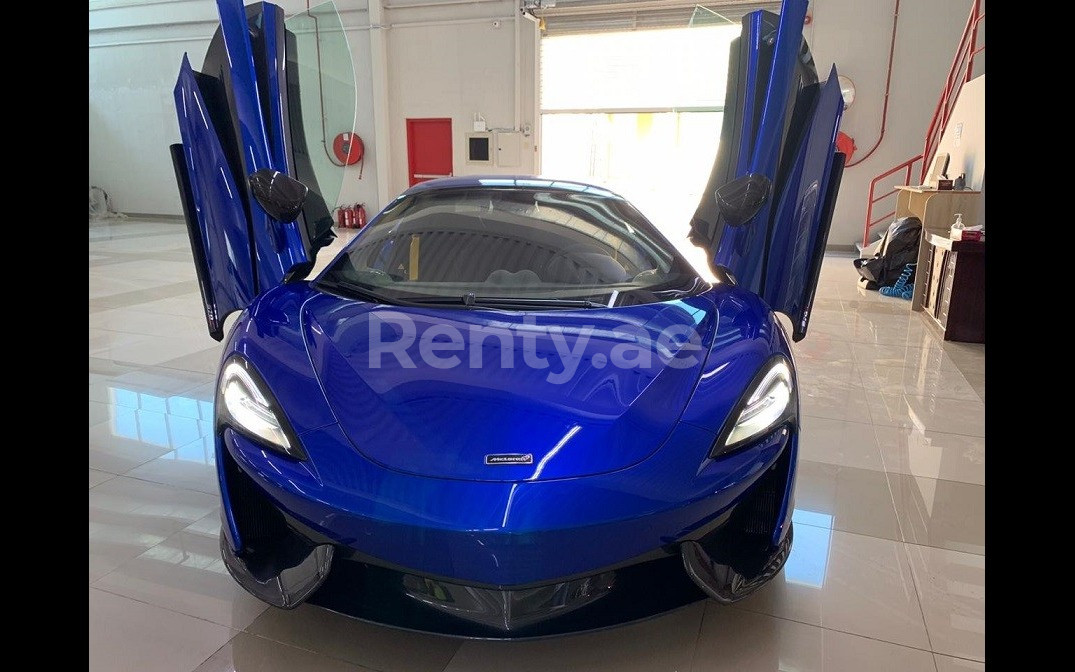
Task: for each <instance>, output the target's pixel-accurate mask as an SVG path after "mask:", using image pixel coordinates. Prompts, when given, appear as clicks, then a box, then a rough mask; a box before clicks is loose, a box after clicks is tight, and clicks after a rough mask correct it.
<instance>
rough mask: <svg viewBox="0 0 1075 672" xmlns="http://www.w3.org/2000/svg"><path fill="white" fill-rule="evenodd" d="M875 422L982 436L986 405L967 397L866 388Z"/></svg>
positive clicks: (983, 434)
mask: <svg viewBox="0 0 1075 672" xmlns="http://www.w3.org/2000/svg"><path fill="white" fill-rule="evenodd" d="M866 399H867V401H868V402H869V404H870V417H871V418H873V422H874V424H876V425H881V426H883V427H904V428H908V429H917V430H921V431H934V432H944V433H947V434H963V435H966V436H985V404H984V403H982V402H981V401H973V400H970V399H936V398H929V397H917V396H912V395H909V394H882V393H880V392H874V391H871V390H866Z"/></svg>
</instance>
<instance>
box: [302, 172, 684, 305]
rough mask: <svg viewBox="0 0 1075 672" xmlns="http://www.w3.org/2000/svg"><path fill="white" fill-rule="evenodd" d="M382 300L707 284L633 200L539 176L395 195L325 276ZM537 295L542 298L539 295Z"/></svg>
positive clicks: (653, 296)
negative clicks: (537, 184)
mask: <svg viewBox="0 0 1075 672" xmlns="http://www.w3.org/2000/svg"><path fill="white" fill-rule="evenodd" d="M322 279H323V281H324V282H325V283H326V284H333V285H336V286H337V288H339V289H343V290H346V289H347V288H352V289H355V290H360V291H362V292H365V293H367V294H370V295H373V298H379V299H381V300H384V301H386V302H397V301H398V302H407V301H416V302H423V301H425V302H436V303H443V304H448V305H450V304H452V303H459V304H462V303H465V302H467V300H468V299H467V298H466V297H467V296H468V295H470V299H469V300H470V301H475V300H476V302H477V303H478V304H480V303H481V302H482V299H484V298H492V299H504V300H506V299H512V298H514V299H522V300H523V301H520V303H519V305H516V306H512V305H510V304H509V303H507V302H505V303H503V304H501V307H505V308H509V309H510V308H512V307H519V308H521V307H525V305H523V304H524V303H525V301H531V302H534V305H535V307H543V308H544V307H548V308H555V307H557V306H556V302H557V301H576V302H578V301H583V302H591V303H592V304H594V305H598V304H599V305H602V306H622V305H631V304H638V303H650V302H654V301H663V300H668V299H672V298H679V297H682V296H684V295H687V294H691V293H694V292H696V291H699V290H700V289H702V288H704V287H705V283H704V282H703V281H702V280H701V279H700V278H699V277H698V275H697V274H696V273H695V272H694V270H693V269H692V268H691V267H690V265H689V264H688V263H687V262H686V261H685V260H684V259H683V258H682V257H681V256H680V255H679V254H678V253H677V252H676V250H675V248H674V247H673V246H672V245H671V243H669V242H668V241H667V240H666V239H665V238H664V237H663V236H661V234H660V233H658V232H657V230H656V229H655V228H654V227H653V225H652V224H650V223H649V222H648V221H647V220H646V219H645V217H643V216H642V215H641V214H640V213H639V212H638V211H637V210H635V208H634V207H632V206H631V205H630V204H629V203H627V202H626V201H624V200H623V199H621V198H618V197H616V196H613V195H609V194H607V192H596V191H595V192H594V193H590V192H585V191H567V190H560V189H541V188H533V189H530V188H465V189H444V190H436V191H426V192H420V193H418V194H414V195H411V196H406V197H402V198H400V199H398V200H397V201H396V202H394V203H393V204H392V205H390V206H389V208H388V209H387V210H386V212H385V213H384V215H383V216H382V217H381V218H380V219H378V220H377V221H376V222H375V223H373V224H371V225H370V227H369V228H367V229H366V230H365V231H363V232H362V234H361V235H359V236H358V237H357V238H356V239H355V241H354V242H353V243H352V244H351V245H350V246H349V248H348V249H347V251H346V252H345V253H344V255H343V256H341V257H340V258H339V259H338V260H337V261H336V262H334V263H333V265H332V266H331V267H330V268H329V269H328V270H327V271H326V273H325V274H324V275H323V276H322ZM536 304H542V305H536Z"/></svg>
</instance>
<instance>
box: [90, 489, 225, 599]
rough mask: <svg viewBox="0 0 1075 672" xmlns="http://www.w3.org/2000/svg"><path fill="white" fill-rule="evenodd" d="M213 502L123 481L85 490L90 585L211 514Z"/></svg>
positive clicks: (187, 492)
mask: <svg viewBox="0 0 1075 672" xmlns="http://www.w3.org/2000/svg"><path fill="white" fill-rule="evenodd" d="M217 505H218V498H217V497H214V496H211V495H206V494H204V493H200V492H192V491H190V490H179V489H177V488H170V487H168V486H165V485H159V484H156V483H145V482H143V481H137V480H134V479H131V478H125V477H123V476H117V477H115V478H112V479H110V480H107V481H105V482H103V483H101V484H99V485H97V486H95V487H93V488H90V490H89V546H90V548H89V553H90V581H91V582H92V581H95V580H97V579H99V578H101V577H102V576H104V575H105V574H107V573H108V572H111V571H112V570H114V569H116V568H117V567H119V566H120V565H122V564H123V563H124V562H125V561H127V560H130V559H131V558H134V557H137V556H138V555H141V554H142V553H143V552H145V551H147V550H149V549H150V548H152V547H153V546H156V545H157V544H159V543H161V542H162V541H164V540H165V539H167V538H168V537H170V536H172V535H173V534H175V533H176V532H179V531H180V530H182V529H183V528H185V527H187V526H188V525H190V524H191V523H194V522H195V521H197V520H199V519H200V518H203V517H205V516H206V515H208V514H209V513H211V512H213V511H215V510H216V508H217Z"/></svg>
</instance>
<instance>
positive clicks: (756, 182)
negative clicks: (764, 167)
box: [713, 173, 773, 226]
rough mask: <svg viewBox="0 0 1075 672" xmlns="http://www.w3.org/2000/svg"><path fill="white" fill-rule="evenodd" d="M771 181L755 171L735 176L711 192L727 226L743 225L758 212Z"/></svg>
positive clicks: (766, 196)
mask: <svg viewBox="0 0 1075 672" xmlns="http://www.w3.org/2000/svg"><path fill="white" fill-rule="evenodd" d="M772 188H773V183H772V182H770V181H769V178H768V177H766V176H764V175H759V174H757V173H751V174H750V175H744V176H742V177H737V178H735V179H734V180H732V181H731V182H728V183H727V184H725V185H724V186H722V187H721V188H720V189H717V190H716V191H715V192H713V198H714V199H715V200H716V201H717V209H719V210H720V214H721V216H723V217H724V221H725V222H727V223H728V225H729V226H743V225H744V224H746V223H747V222H749V221H750V220H751V219H752V218H753V217H754V215H756V214H758V211H759V210H761V207H762V206H763V205H765V201H767V200H769V192H770V191H772Z"/></svg>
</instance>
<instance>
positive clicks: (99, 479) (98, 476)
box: [90, 469, 116, 488]
mask: <svg viewBox="0 0 1075 672" xmlns="http://www.w3.org/2000/svg"><path fill="white" fill-rule="evenodd" d="M115 477H116V475H115V474H110V473H108V472H107V471H97V470H96V469H90V487H91V488H92V487H93V486H95V485H100V484H102V483H104V482H105V481H107V480H108V479H110V478H115Z"/></svg>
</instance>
